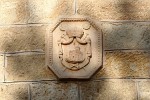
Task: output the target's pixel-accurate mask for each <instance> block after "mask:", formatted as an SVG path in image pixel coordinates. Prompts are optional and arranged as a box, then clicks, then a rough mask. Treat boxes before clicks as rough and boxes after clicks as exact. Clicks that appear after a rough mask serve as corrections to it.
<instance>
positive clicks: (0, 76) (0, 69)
mask: <svg viewBox="0 0 150 100" xmlns="http://www.w3.org/2000/svg"><path fill="white" fill-rule="evenodd" d="M0 82H4V56H3V55H0Z"/></svg>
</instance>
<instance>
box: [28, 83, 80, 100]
mask: <svg viewBox="0 0 150 100" xmlns="http://www.w3.org/2000/svg"><path fill="white" fill-rule="evenodd" d="M31 99H32V100H79V98H78V87H77V84H75V83H57V82H49V83H46V82H42V83H34V84H32V85H31Z"/></svg>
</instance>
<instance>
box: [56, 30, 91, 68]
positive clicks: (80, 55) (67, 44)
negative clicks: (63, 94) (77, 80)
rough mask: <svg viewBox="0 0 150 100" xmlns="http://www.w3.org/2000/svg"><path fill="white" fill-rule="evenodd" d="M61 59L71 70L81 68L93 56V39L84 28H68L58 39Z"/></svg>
mask: <svg viewBox="0 0 150 100" xmlns="http://www.w3.org/2000/svg"><path fill="white" fill-rule="evenodd" d="M58 46H59V59H60V60H61V63H62V65H63V66H64V67H66V68H67V69H70V70H74V71H75V70H80V69H82V68H83V67H85V66H86V65H87V64H88V63H89V62H90V58H91V57H92V52H91V39H90V37H89V36H88V34H86V33H84V31H83V29H80V28H73V29H67V30H66V32H65V33H64V34H62V35H61V38H60V40H58Z"/></svg>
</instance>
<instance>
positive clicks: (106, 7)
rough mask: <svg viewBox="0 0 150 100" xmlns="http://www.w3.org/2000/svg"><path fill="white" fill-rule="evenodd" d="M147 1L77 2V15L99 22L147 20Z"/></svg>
mask: <svg viewBox="0 0 150 100" xmlns="http://www.w3.org/2000/svg"><path fill="white" fill-rule="evenodd" d="M149 5H150V1H149V0H78V13H79V14H84V15H88V16H91V17H94V18H96V19H99V20H110V19H111V20H149V19H150V15H149V10H150V7H149Z"/></svg>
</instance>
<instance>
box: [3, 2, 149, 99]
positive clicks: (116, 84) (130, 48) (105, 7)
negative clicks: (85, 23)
mask: <svg viewBox="0 0 150 100" xmlns="http://www.w3.org/2000/svg"><path fill="white" fill-rule="evenodd" d="M74 14H79V15H84V16H88V17H90V18H91V19H92V21H93V22H94V23H95V24H96V26H97V27H99V28H100V29H101V31H102V32H103V43H104V44H103V49H104V54H103V68H102V69H101V70H99V71H98V72H97V73H95V74H94V75H93V76H92V77H91V79H90V80H84V81H81V80H65V81H60V80H58V78H57V77H56V75H55V74H54V73H53V72H52V71H51V70H50V69H49V68H48V67H47V66H46V65H45V38H46V34H47V33H49V31H50V29H51V26H53V24H55V22H56V21H57V19H58V18H59V17H60V16H66V15H67V16H71V15H74ZM0 100H150V0H0Z"/></svg>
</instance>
